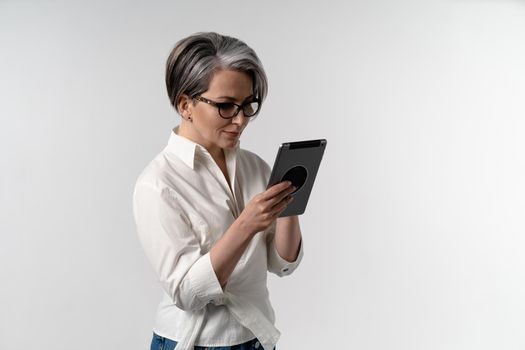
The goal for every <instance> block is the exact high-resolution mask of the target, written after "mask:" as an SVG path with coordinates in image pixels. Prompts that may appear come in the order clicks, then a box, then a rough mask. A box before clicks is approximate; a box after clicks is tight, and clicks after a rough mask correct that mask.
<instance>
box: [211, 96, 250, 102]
mask: <svg viewBox="0 0 525 350" xmlns="http://www.w3.org/2000/svg"><path fill="white" fill-rule="evenodd" d="M250 97H253V94H251V95H250V96H248V97H246V98H245V99H244V100H243V101H246V100H247V99H249V98H250ZM217 98H226V99H228V100H232V101H235V100H236V98H235V97H232V96H219V97H217Z"/></svg>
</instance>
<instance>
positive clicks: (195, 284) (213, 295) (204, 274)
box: [186, 252, 225, 305]
mask: <svg viewBox="0 0 525 350" xmlns="http://www.w3.org/2000/svg"><path fill="white" fill-rule="evenodd" d="M186 278H187V279H188V281H189V286H190V288H191V290H192V291H193V292H194V293H195V296H196V297H197V298H198V299H200V300H201V302H203V303H204V304H207V303H209V302H213V303H214V304H216V305H222V304H223V303H224V299H225V294H224V291H223V290H222V287H221V284H220V282H219V279H218V278H217V274H215V271H214V270H213V266H212V264H211V258H210V252H208V253H206V254H204V255H203V256H201V257H200V258H199V259H198V260H197V261H196V262H195V263H194V264H193V265H192V267H191V268H190V270H189V271H188V273H187V275H186Z"/></svg>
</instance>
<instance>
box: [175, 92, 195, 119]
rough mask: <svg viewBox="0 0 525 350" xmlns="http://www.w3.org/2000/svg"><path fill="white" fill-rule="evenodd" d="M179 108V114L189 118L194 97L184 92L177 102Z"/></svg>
mask: <svg viewBox="0 0 525 350" xmlns="http://www.w3.org/2000/svg"><path fill="white" fill-rule="evenodd" d="M177 107H178V108H177V109H178V110H179V114H180V115H181V116H182V117H184V118H187V117H188V115H191V112H192V110H191V108H192V107H193V104H192V99H191V98H190V97H189V96H188V95H186V94H182V95H181V96H180V97H179V101H178V103H177Z"/></svg>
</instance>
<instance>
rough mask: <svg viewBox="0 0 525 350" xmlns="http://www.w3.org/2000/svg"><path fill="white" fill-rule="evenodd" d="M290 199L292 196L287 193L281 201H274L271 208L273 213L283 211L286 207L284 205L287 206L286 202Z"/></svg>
mask: <svg viewBox="0 0 525 350" xmlns="http://www.w3.org/2000/svg"><path fill="white" fill-rule="evenodd" d="M292 200H293V197H292V196H290V195H288V196H286V197H284V198H283V199H282V200H281V201H279V202H278V203H276V204H275V205H274V206H273V207H272V209H271V211H272V213H273V215H276V214H278V213H280V212H281V211H283V210H284V209H286V207H287V206H288V204H289V203H290V202H291V201H292Z"/></svg>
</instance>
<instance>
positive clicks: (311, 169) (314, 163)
mask: <svg viewBox="0 0 525 350" xmlns="http://www.w3.org/2000/svg"><path fill="white" fill-rule="evenodd" d="M325 148H326V139H319V140H307V141H297V142H285V143H282V144H281V146H279V150H278V151H277V157H276V158H275V162H274V164H273V168H272V174H271V175H270V180H269V181H268V185H267V186H266V189H268V188H270V187H272V186H273V185H275V184H277V183H279V182H282V181H291V182H292V184H293V185H294V186H296V187H297V189H296V190H295V191H294V192H292V196H293V197H294V199H293V201H291V202H290V203H289V204H288V207H286V209H285V210H283V211H282V212H281V213H280V214H279V217H284V216H291V215H300V214H303V213H304V211H305V209H306V204H307V203H308V198H309V197H310V192H311V191H312V187H313V186H314V181H315V176H316V175H317V170H318V169H319V165H320V164H321V159H322V158H323V153H324V150H325Z"/></svg>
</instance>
